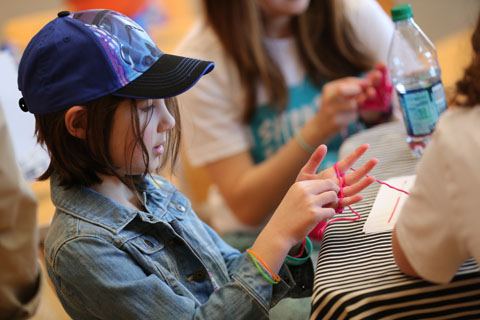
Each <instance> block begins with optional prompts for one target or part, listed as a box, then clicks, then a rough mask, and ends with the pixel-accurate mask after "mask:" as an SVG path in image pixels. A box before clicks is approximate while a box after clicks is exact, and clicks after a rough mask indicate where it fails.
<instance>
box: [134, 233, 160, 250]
mask: <svg viewBox="0 0 480 320" xmlns="http://www.w3.org/2000/svg"><path fill="white" fill-rule="evenodd" d="M131 243H132V245H133V246H135V247H136V248H137V249H138V250H140V252H142V253H143V254H148V255H151V254H154V253H157V252H159V251H161V250H163V248H164V247H165V245H164V244H163V243H161V242H159V241H158V240H157V239H156V238H155V237H153V236H151V235H148V234H144V235H141V236H140V237H138V238H135V239H133V240H131Z"/></svg>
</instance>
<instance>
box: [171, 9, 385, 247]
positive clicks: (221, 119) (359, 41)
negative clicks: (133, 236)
mask: <svg viewBox="0 0 480 320" xmlns="http://www.w3.org/2000/svg"><path fill="white" fill-rule="evenodd" d="M203 8H204V13H203V16H204V17H203V19H202V20H201V21H199V22H198V23H197V24H196V25H195V26H194V28H193V29H192V30H191V32H190V33H189V34H188V35H187V36H186V37H185V39H184V41H183V42H182V43H181V44H180V45H179V46H178V48H177V50H176V51H177V52H178V53H179V54H183V55H190V56H192V57H197V58H199V59H211V60H214V61H215V62H216V65H217V67H216V72H215V74H212V75H211V76H210V77H209V78H208V79H205V81H203V82H202V83H200V84H199V85H198V86H196V87H195V88H193V89H192V90H190V91H188V92H186V93H185V94H184V95H182V96H181V97H180V101H181V103H182V104H183V105H184V106H185V107H184V108H182V109H181V110H180V112H181V113H182V119H183V120H184V122H185V123H186V122H187V121H190V123H191V125H190V126H187V127H185V128H184V129H183V135H184V139H183V143H184V149H185V156H186V158H187V160H188V163H189V164H190V165H192V166H193V167H200V168H203V169H205V170H206V173H207V174H208V176H209V178H210V180H211V182H212V184H213V187H212V188H210V189H211V190H210V191H211V192H210V194H209V195H208V200H207V205H206V206H204V207H206V208H205V211H207V212H203V210H202V207H198V210H202V212H199V215H200V216H201V217H202V218H204V219H205V221H207V222H208V223H209V224H210V225H212V226H213V227H214V229H215V230H217V231H218V232H219V233H220V234H221V235H222V237H223V238H224V239H225V240H227V242H229V243H230V244H231V245H233V246H234V247H236V248H238V249H240V250H243V249H245V248H246V247H248V246H250V245H251V243H252V242H253V240H254V239H255V238H256V236H257V234H258V231H259V230H260V229H261V227H262V226H263V225H264V224H265V222H266V221H267V220H268V218H269V217H270V216H271V214H272V212H273V211H274V209H275V207H277V206H278V204H279V202H280V200H281V199H282V197H283V196H284V195H285V193H286V191H287V190H288V188H289V187H290V186H291V185H292V183H293V182H294V181H295V177H296V175H297V172H298V170H299V169H300V168H301V167H302V165H303V164H304V163H305V161H306V160H307V159H308V157H309V156H310V155H311V153H312V152H313V150H315V148H316V146H318V145H320V144H322V143H324V144H327V146H328V154H327V157H326V159H325V160H324V161H323V163H322V164H321V168H320V169H323V168H328V167H330V166H332V165H333V164H334V163H335V162H336V161H337V157H338V148H339V146H340V144H341V143H342V141H343V140H344V139H345V138H346V137H348V136H349V135H351V134H353V133H355V132H357V131H359V130H362V129H363V128H365V127H367V126H371V125H374V124H377V123H381V122H383V121H388V120H390V119H391V110H392V109H391V107H390V101H388V102H387V103H386V105H383V104H382V105H379V106H378V108H379V109H380V111H371V110H367V111H364V112H361V109H362V107H363V106H364V105H365V103H364V102H365V100H367V99H373V98H375V94H376V91H375V90H373V87H374V86H375V85H376V84H378V81H381V80H380V79H381V77H382V75H384V74H385V66H384V65H382V64H381V63H380V62H381V61H386V56H387V51H388V46H389V43H390V37H391V34H392V33H393V25H392V22H391V20H390V18H389V17H388V15H387V14H386V13H385V12H384V11H383V9H382V8H381V7H380V6H379V4H378V3H377V2H376V1H374V0H361V1H358V0H340V1H337V0H325V1H309V0H297V1H290V0H289V1H285V0H275V1H274V0H245V1H215V0H204V1H203ZM377 62H378V64H377V65H376V63H377ZM372 70H373V71H372ZM361 76H362V77H361ZM187 188H188V185H187Z"/></svg>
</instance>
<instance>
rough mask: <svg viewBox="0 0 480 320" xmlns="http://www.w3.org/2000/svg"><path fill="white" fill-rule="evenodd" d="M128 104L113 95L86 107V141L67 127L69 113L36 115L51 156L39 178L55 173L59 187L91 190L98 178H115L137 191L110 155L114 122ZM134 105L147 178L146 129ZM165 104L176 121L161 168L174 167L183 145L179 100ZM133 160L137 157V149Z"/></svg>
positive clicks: (38, 130)
mask: <svg viewBox="0 0 480 320" xmlns="http://www.w3.org/2000/svg"><path fill="white" fill-rule="evenodd" d="M124 100H126V98H123V97H117V96H113V95H109V96H105V97H102V98H99V99H96V100H93V101H91V102H88V103H85V106H86V110H87V125H86V138H85V139H79V138H76V137H74V136H72V135H71V134H70V133H69V132H68V130H67V128H66V126H65V113H66V112H67V110H63V111H58V112H53V113H50V114H45V115H35V118H36V127H35V134H36V136H37V140H38V142H39V143H40V144H42V145H44V146H46V148H47V150H48V153H49V155H50V164H49V167H48V168H47V170H46V171H45V172H44V173H43V174H42V175H41V176H40V177H39V178H38V179H39V180H46V179H48V178H49V177H50V176H51V175H52V174H53V173H54V172H55V173H57V174H58V176H59V184H60V185H62V186H65V187H67V188H68V187H72V186H74V185H84V186H91V185H93V184H97V183H100V182H101V179H100V178H99V176H98V174H105V175H112V176H116V177H117V178H119V179H120V180H121V181H122V182H123V183H125V184H126V185H127V186H129V187H130V188H131V189H132V190H133V189H134V181H133V178H132V177H125V176H123V175H120V174H119V173H118V172H117V168H115V167H114V165H113V163H112V160H111V157H110V155H109V153H108V150H110V148H109V143H110V136H111V135H112V134H115V133H114V132H112V119H113V115H114V113H115V111H116V110H117V108H118V106H119V104H120V103H121V102H122V101H124ZM127 100H130V101H131V123H132V128H133V132H134V135H135V138H136V144H137V145H139V146H140V148H141V149H142V152H143V159H144V162H145V167H146V169H145V172H144V175H147V174H149V172H148V165H149V161H150V159H149V156H148V152H147V149H146V147H145V144H144V143H143V139H142V137H143V133H144V131H145V126H146V125H145V126H144V127H140V121H139V118H138V114H137V111H136V108H137V106H136V101H135V100H134V99H127ZM165 104H166V106H167V108H168V110H169V112H170V113H171V114H172V116H173V117H174V118H175V120H176V125H175V127H174V129H172V130H169V131H167V141H166V148H167V149H166V152H165V156H164V157H162V160H161V163H160V165H159V168H158V169H160V168H163V167H164V166H165V164H167V162H169V161H171V163H172V168H173V164H174V163H175V162H176V160H177V156H178V149H179V144H180V118H179V112H178V104H177V100H176V98H169V99H165ZM131 152H132V153H131V154H130V157H131V158H132V157H133V149H132V151H131Z"/></svg>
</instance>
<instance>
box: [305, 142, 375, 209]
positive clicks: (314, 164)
mask: <svg viewBox="0 0 480 320" xmlns="http://www.w3.org/2000/svg"><path fill="white" fill-rule="evenodd" d="M367 149H368V144H363V145H361V146H359V147H358V148H357V149H356V150H355V151H353V152H352V153H350V154H349V155H348V156H346V157H345V158H344V159H343V160H340V161H339V162H338V170H339V171H340V173H341V174H345V183H346V184H347V185H348V187H345V188H343V195H344V196H345V198H344V199H343V200H342V206H348V205H351V204H354V203H356V202H358V201H360V200H362V199H363V198H362V196H361V195H360V194H358V193H359V192H361V191H362V190H363V189H365V188H366V187H368V186H369V185H370V184H371V183H372V182H374V181H375V178H374V177H373V176H369V177H366V175H367V174H368V173H369V172H370V171H371V170H372V169H373V168H374V167H375V166H376V165H377V163H378V160H377V159H375V158H373V159H370V160H369V161H367V163H365V164H364V165H363V166H361V167H360V168H358V169H356V171H352V172H351V173H348V174H346V172H348V171H349V170H350V168H352V166H353V165H354V164H355V162H356V161H357V160H358V159H359V158H360V157H361V156H362V155H363V154H364V153H365V151H367ZM326 154H327V147H326V146H325V145H321V146H319V147H318V148H317V150H315V152H314V153H313V154H312V156H311V157H310V159H309V160H308V162H307V163H306V164H305V166H304V167H303V168H302V169H301V170H300V173H299V174H298V176H297V180H296V181H304V180H314V179H330V180H332V181H333V182H334V183H335V184H336V185H338V186H339V185H340V183H341V181H339V179H338V178H337V173H336V171H335V169H334V168H328V169H325V170H323V171H320V172H319V173H316V171H317V168H318V166H319V165H320V163H321V162H322V161H323V158H324V157H325V155H326ZM342 180H343V179H342ZM331 206H332V207H333V208H336V207H337V206H338V203H337V202H335V203H332V204H331Z"/></svg>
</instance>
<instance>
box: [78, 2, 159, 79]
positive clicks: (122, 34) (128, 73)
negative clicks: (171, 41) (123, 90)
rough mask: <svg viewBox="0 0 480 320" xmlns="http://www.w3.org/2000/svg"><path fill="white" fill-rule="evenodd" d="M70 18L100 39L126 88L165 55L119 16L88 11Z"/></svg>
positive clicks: (135, 26)
mask: <svg viewBox="0 0 480 320" xmlns="http://www.w3.org/2000/svg"><path fill="white" fill-rule="evenodd" d="M69 18H72V19H76V20H79V21H81V22H83V23H84V24H85V26H87V27H88V28H89V29H90V30H91V31H92V34H93V35H95V36H96V37H97V39H98V43H99V44H100V45H101V46H102V47H103V49H104V50H105V53H106V56H107V57H108V59H109V60H110V63H111V65H112V66H113V68H114V69H115V72H116V73H117V76H118V80H119V82H120V83H121V84H122V85H123V86H125V85H127V84H128V83H130V82H132V81H133V80H135V79H136V78H138V77H139V76H140V75H142V74H143V72H145V71H146V70H148V69H149V68H150V67H151V66H152V65H153V64H154V63H155V62H156V61H157V60H158V58H159V57H160V56H161V55H163V52H161V51H160V50H159V49H158V48H157V46H156V45H155V44H154V43H153V41H152V40H151V39H150V37H149V36H148V34H147V33H146V32H145V30H143V29H142V27H140V26H139V25H138V24H137V23H135V22H134V21H133V20H131V19H130V18H128V17H126V16H124V15H122V14H120V13H118V12H114V11H109V10H88V11H83V12H80V13H73V14H71V15H70V16H69ZM132 44H133V45H132ZM140 44H143V45H140Z"/></svg>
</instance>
